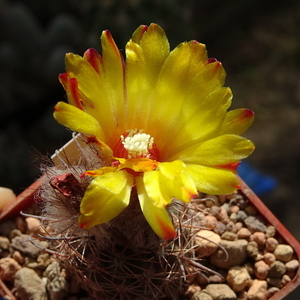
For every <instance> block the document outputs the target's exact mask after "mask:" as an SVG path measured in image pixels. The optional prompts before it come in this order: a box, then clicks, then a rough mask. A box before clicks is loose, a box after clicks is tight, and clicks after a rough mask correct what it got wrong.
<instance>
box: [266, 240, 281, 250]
mask: <svg viewBox="0 0 300 300" xmlns="http://www.w3.org/2000/svg"><path fill="white" fill-rule="evenodd" d="M277 246H278V241H277V240H276V239H275V238H273V237H269V238H267V240H266V249H267V250H268V251H271V252H273V251H274V250H275V249H276V247H277Z"/></svg>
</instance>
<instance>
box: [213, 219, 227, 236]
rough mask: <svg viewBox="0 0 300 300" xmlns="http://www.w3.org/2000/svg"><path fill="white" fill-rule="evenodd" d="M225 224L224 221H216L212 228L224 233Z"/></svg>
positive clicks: (218, 232) (216, 231)
mask: <svg viewBox="0 0 300 300" xmlns="http://www.w3.org/2000/svg"><path fill="white" fill-rule="evenodd" d="M226 229H227V228H226V225H225V224H224V223H222V222H221V221H218V222H217V225H216V227H215V229H214V232H215V233H217V234H219V235H221V234H222V233H224V232H225V231H226Z"/></svg>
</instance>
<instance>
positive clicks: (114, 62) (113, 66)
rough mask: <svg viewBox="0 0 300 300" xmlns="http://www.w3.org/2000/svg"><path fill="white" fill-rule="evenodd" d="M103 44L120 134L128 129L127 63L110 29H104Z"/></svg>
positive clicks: (104, 60)
mask: <svg viewBox="0 0 300 300" xmlns="http://www.w3.org/2000/svg"><path fill="white" fill-rule="evenodd" d="M101 46H102V56H103V67H104V72H105V85H106V92H107V95H108V102H109V103H110V104H111V106H112V108H113V112H114V122H115V124H116V125H117V126H116V127H115V130H116V131H117V132H118V133H119V136H120V135H121V134H123V133H124V132H125V130H126V129H125V127H124V125H125V124H124V106H125V105H126V101H127V100H126V95H125V93H126V88H125V64H124V60H123V57H122V55H121V53H120V51H119V49H118V47H117V45H116V44H115V41H114V39H113V38H112V36H111V34H110V32H109V31H108V30H105V31H103V33H102V36H101ZM100 97H101V96H100ZM102 102H103V101H101V103H102ZM115 142H117V141H115Z"/></svg>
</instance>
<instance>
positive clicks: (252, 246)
mask: <svg viewBox="0 0 300 300" xmlns="http://www.w3.org/2000/svg"><path fill="white" fill-rule="evenodd" d="M258 253H259V251H258V245H257V243H256V242H254V241H252V242H249V243H248V244H247V254H248V255H249V256H250V257H253V258H255V257H256V256H257V255H258Z"/></svg>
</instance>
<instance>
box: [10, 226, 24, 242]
mask: <svg viewBox="0 0 300 300" xmlns="http://www.w3.org/2000/svg"><path fill="white" fill-rule="evenodd" d="M22 234H23V233H22V231H21V230H19V229H17V228H16V229H13V230H12V231H11V232H10V233H9V239H10V240H11V241H12V240H13V239H14V238H15V237H17V236H21V235H22Z"/></svg>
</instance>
